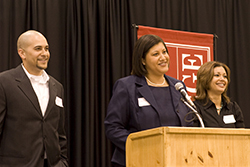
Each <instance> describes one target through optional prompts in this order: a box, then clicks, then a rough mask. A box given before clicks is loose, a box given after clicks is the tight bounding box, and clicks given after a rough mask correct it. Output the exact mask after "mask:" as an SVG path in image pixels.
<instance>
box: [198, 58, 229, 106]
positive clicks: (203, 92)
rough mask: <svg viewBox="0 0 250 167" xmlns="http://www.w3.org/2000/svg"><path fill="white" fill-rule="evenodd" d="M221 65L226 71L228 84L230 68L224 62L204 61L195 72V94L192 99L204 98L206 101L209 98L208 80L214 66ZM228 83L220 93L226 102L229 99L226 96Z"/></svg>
mask: <svg viewBox="0 0 250 167" xmlns="http://www.w3.org/2000/svg"><path fill="white" fill-rule="evenodd" d="M215 67H223V68H224V69H225V71H226V73H227V80H228V84H229V82H230V69H229V68H228V66H227V65H226V64H224V63H221V62H218V61H209V62H206V63H204V64H203V65H202V66H201V67H200V68H199V70H198V72H197V82H196V96H195V97H194V99H197V100H206V103H207V102H208V100H209V97H208V94H207V90H209V86H210V82H211V81H212V79H213V77H214V68H215ZM228 84H227V87H226V89H225V91H224V92H223V93H222V96H223V97H224V98H225V100H226V102H227V103H229V102H230V99H229V97H228V96H227V89H228Z"/></svg>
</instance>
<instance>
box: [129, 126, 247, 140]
mask: <svg viewBox="0 0 250 167" xmlns="http://www.w3.org/2000/svg"><path fill="white" fill-rule="evenodd" d="M165 134H197V135H199V134H200V135H202V134H206V135H244V136H250V129H244V128H200V127H158V128H153V129H148V130H144V131H139V132H135V133H131V134H130V135H129V136H128V139H129V138H130V139H131V140H134V139H137V138H142V137H146V136H156V135H165Z"/></svg>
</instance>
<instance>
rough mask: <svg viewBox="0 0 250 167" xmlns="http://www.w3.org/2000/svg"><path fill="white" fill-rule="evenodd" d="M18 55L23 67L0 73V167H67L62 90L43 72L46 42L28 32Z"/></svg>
mask: <svg viewBox="0 0 250 167" xmlns="http://www.w3.org/2000/svg"><path fill="white" fill-rule="evenodd" d="M17 49H18V54H19V56H20V57H21V59H22V64H21V65H19V66H18V67H16V68H15V69H11V70H8V71H5V72H2V73H0V166H1V167H43V166H47V167H67V166H68V162H67V147H66V146H67V138H66V133H65V129H64V124H65V116H64V115H65V113H64V106H63V97H64V90H63V86H62V85H61V84H60V83H59V82H58V81H56V80H55V79H54V78H53V77H51V76H49V75H48V74H47V73H46V72H45V69H46V68H47V65H48V61H49V58H50V53H49V45H48V43H47V40H46V38H45V37H44V36H43V35H42V34H41V33H39V32H37V31H34V30H29V31H26V32H24V33H23V34H22V35H20V37H19V38H18V41H17Z"/></svg>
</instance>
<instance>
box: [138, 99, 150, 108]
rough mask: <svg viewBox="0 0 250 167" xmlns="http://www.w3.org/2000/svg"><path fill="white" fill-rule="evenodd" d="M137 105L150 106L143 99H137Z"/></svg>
mask: <svg viewBox="0 0 250 167" xmlns="http://www.w3.org/2000/svg"><path fill="white" fill-rule="evenodd" d="M138 104H139V107H143V106H150V104H149V102H148V101H147V100H146V99H145V98H144V97H141V98H138Z"/></svg>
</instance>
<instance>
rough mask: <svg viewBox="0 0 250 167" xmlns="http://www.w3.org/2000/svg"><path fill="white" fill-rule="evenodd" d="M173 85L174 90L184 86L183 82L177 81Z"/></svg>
mask: <svg viewBox="0 0 250 167" xmlns="http://www.w3.org/2000/svg"><path fill="white" fill-rule="evenodd" d="M174 87H175V89H176V90H178V91H179V90H180V89H183V88H184V86H183V84H182V83H181V82H177V83H176V84H175V85H174Z"/></svg>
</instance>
